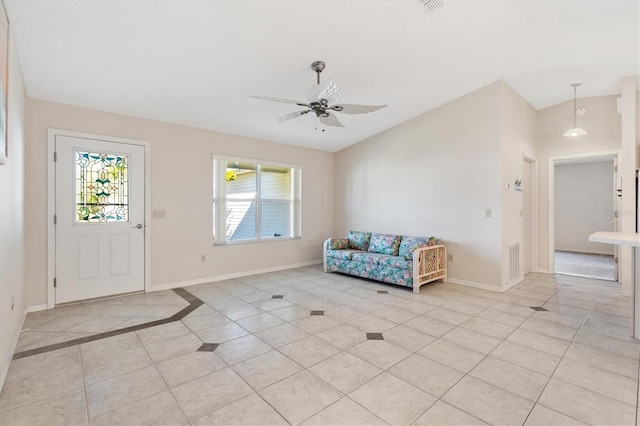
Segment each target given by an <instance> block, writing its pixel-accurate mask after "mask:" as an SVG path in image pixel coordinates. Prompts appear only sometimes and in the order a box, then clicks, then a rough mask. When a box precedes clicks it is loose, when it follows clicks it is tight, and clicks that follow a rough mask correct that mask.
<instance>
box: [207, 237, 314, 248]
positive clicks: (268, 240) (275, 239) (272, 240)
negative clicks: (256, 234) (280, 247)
mask: <svg viewBox="0 0 640 426" xmlns="http://www.w3.org/2000/svg"><path fill="white" fill-rule="evenodd" d="M301 239H302V237H272V238H261V239H259V240H239V241H226V242H224V243H216V242H215V241H214V242H213V245H214V247H224V246H236V245H243V244H263V243H277V242H280V241H292V240H301Z"/></svg>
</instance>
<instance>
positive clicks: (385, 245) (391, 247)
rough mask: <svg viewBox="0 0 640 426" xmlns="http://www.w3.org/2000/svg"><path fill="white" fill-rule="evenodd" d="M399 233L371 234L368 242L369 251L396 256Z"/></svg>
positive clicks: (398, 245)
mask: <svg viewBox="0 0 640 426" xmlns="http://www.w3.org/2000/svg"><path fill="white" fill-rule="evenodd" d="M400 238H401V237H400V236H399V235H387V234H373V235H371V242H370V243H369V250H368V251H369V252H370V253H380V254H386V255H389V256H397V255H398V248H399V247H400Z"/></svg>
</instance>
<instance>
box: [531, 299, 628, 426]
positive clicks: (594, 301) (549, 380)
mask: <svg viewBox="0 0 640 426" xmlns="http://www.w3.org/2000/svg"><path fill="white" fill-rule="evenodd" d="M602 289H603V287H600V291H599V292H598V296H597V297H596V298H595V299H594V300H593V303H592V305H591V308H590V309H589V313H587V315H585V317H584V319H583V320H582V323H581V324H580V327H578V329H577V331H576V333H575V334H574V336H573V337H572V338H571V341H570V342H569V345H567V348H566V349H565V351H564V353H563V354H562V357H561V358H560V362H558V365H556V367H555V368H554V369H553V371H552V372H551V374H550V375H549V379H548V380H547V382H546V383H545V385H544V387H543V388H542V390H541V391H540V394H539V395H538V397H537V398H536V400H535V402H534V404H533V407H531V410H530V411H529V414H527V417H526V418H525V420H524V422H523V424H524V423H526V421H527V420H528V419H529V416H530V415H531V413H532V412H533V409H534V408H535V406H536V405H538V401H539V400H540V397H541V396H542V394H543V393H544V391H545V390H546V389H547V386H548V385H549V383H550V382H551V379H552V378H553V375H554V374H555V372H556V371H557V370H558V367H559V366H560V364H561V363H562V361H563V360H564V357H565V356H566V355H567V352H568V351H569V348H570V347H571V345H572V344H573V341H574V340H575V338H576V336H577V335H578V333H579V332H580V330H581V329H582V326H583V325H584V323H585V322H586V321H587V318H589V314H591V312H592V311H593V307H594V306H595V304H596V300H598V297H599V296H600V294H601V293H602ZM559 291H560V290H558V291H557V292H559ZM557 292H556V293H557ZM552 297H553V296H552ZM556 380H559V381H562V382H564V381H563V380H560V379H557V378H556ZM565 383H567V382H565ZM569 384H570V385H572V386H576V387H578V388H580V389H585V388H583V387H582V386H577V385H574V384H572V383H569ZM585 390H587V391H589V389H585ZM590 392H593V391H590ZM636 397H637V395H636ZM613 399H615V398H613ZM541 405H542V404H541ZM542 406H543V407H545V408H548V409H550V410H552V411H555V412H557V413H560V412H559V411H557V410H554V409H552V408H549V407H546V406H545V405H542ZM636 412H637V410H636ZM560 414H562V415H564V416H567V417H569V418H572V419H575V420H578V421H580V422H581V421H582V420H580V419H576V418H575V417H573V416H570V415H569V414H566V413H560Z"/></svg>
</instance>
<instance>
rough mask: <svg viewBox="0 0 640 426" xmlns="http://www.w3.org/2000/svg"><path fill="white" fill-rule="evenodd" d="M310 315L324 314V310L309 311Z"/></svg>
mask: <svg viewBox="0 0 640 426" xmlns="http://www.w3.org/2000/svg"><path fill="white" fill-rule="evenodd" d="M311 315H324V311H311Z"/></svg>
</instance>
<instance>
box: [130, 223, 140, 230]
mask: <svg viewBox="0 0 640 426" xmlns="http://www.w3.org/2000/svg"><path fill="white" fill-rule="evenodd" d="M132 228H136V229H142V224H141V223H139V224H137V225H136V226H132Z"/></svg>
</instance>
